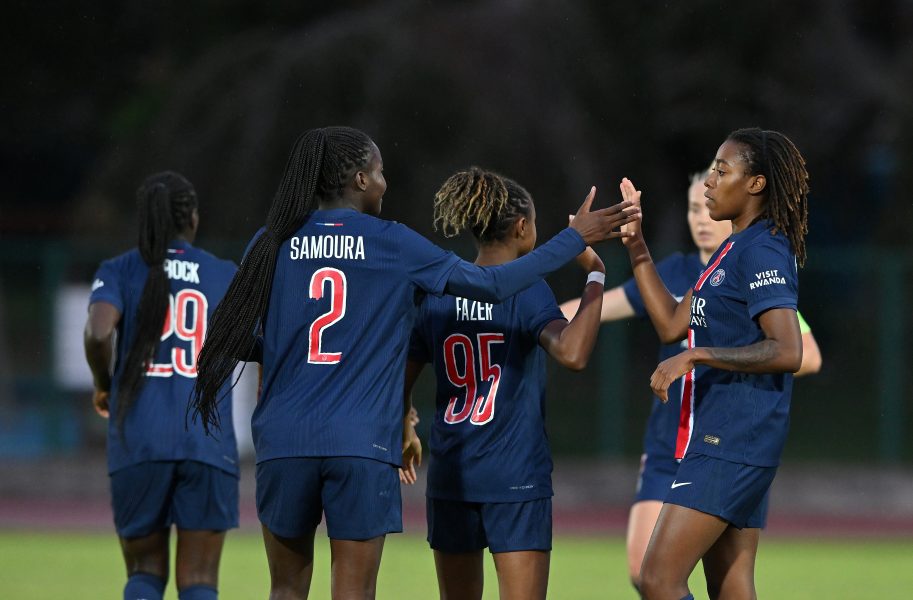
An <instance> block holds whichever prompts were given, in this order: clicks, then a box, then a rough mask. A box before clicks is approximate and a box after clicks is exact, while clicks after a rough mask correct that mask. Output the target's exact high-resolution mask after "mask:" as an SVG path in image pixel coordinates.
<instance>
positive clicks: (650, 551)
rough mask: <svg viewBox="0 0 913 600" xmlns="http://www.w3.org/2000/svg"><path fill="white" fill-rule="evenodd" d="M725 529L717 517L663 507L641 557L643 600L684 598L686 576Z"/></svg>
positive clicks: (724, 525) (673, 507)
mask: <svg viewBox="0 0 913 600" xmlns="http://www.w3.org/2000/svg"><path fill="white" fill-rule="evenodd" d="M728 526H729V524H728V523H727V522H726V521H724V520H723V519H720V518H719V517H715V516H713V515H708V514H706V513H702V512H700V511H697V510H694V509H691V508H685V507H684V506H677V505H675V504H664V505H663V509H662V510H661V511H660V513H659V519H657V521H656V528H655V529H654V530H653V536H652V537H651V538H650V544H649V545H648V546H647V552H646V554H645V555H644V563H643V566H642V567H641V572H640V593H641V595H642V596H643V597H644V598H645V599H646V600H681V599H682V598H684V597H685V596H687V595H688V594H689V591H688V576H689V575H691V572H692V571H693V570H694V567H695V566H696V565H697V561H698V560H700V559H701V557H702V556H704V554H705V553H706V552H707V550H709V549H710V547H711V546H712V545H713V544H714V543H715V542H716V541H717V539H719V537H720V536H721V535H722V534H723V532H724V531H725V530H726V528H727V527H728Z"/></svg>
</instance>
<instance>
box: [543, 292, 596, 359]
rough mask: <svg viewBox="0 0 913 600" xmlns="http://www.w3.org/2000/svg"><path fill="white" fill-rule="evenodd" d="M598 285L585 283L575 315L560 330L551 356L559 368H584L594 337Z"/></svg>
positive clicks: (593, 344)
mask: <svg viewBox="0 0 913 600" xmlns="http://www.w3.org/2000/svg"><path fill="white" fill-rule="evenodd" d="M602 289H603V288H602V285H600V284H598V283H589V284H587V286H586V288H584V290H583V295H582V296H581V298H580V306H579V307H578V309H577V312H576V314H574V317H573V318H572V319H571V320H570V322H569V323H568V324H567V326H566V327H564V329H563V330H562V331H561V334H560V335H559V337H558V340H557V343H556V344H555V347H554V348H553V349H552V350H551V354H552V356H553V357H554V358H555V359H556V360H558V362H560V363H561V364H562V365H563V366H565V367H567V368H569V369H572V370H575V371H579V370H582V369H583V368H585V367H586V365H587V362H588V361H589V359H590V356H591V355H592V353H593V347H594V346H595V345H596V338H597V336H598V334H599V322H600V316H601V312H602V301H603V296H602Z"/></svg>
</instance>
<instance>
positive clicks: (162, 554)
mask: <svg viewBox="0 0 913 600" xmlns="http://www.w3.org/2000/svg"><path fill="white" fill-rule="evenodd" d="M169 533H170V530H169V529H160V530H159V531H156V532H153V533H150V534H149V535H147V536H143V537H135V538H124V537H122V538H120V548H121V551H122V552H123V554H124V563H125V564H126V566H127V577H129V576H130V575H134V574H136V573H149V574H150V575H155V576H156V577H159V578H161V579H162V580H164V581H168V535H169Z"/></svg>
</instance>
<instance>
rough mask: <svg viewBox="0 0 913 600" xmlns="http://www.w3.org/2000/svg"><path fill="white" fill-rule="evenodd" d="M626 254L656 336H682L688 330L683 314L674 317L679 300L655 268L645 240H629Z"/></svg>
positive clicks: (674, 339) (671, 338)
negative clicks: (629, 243)
mask: <svg viewBox="0 0 913 600" xmlns="http://www.w3.org/2000/svg"><path fill="white" fill-rule="evenodd" d="M628 254H629V256H630V258H631V267H632V269H633V271H634V280H635V281H636V282H637V290H638V291H639V292H640V296H641V298H642V300H643V303H644V307H645V308H646V310H647V315H649V317H650V321H651V322H652V323H653V327H654V328H655V329H656V333H657V334H658V335H659V338H660V340H662V342H663V343H665V344H670V343H673V342H677V341H680V340H682V339H684V338H685V336H686V335H687V333H688V322H687V318H684V319H683V318H681V316H679V318H676V315H677V313H678V308H679V303H678V301H677V300H676V299H675V297H674V296H673V295H672V294H671V293H669V290H668V289H667V288H666V284H664V283H663V280H662V279H661V278H660V276H659V273H658V272H657V271H656V265H654V264H653V259H652V257H651V256H650V251H649V250H648V249H647V245H646V243H644V242H643V241H642V240H641V241H640V242H639V243H632V244H631V245H629V246H628Z"/></svg>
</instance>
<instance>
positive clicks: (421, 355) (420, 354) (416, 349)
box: [409, 299, 432, 364]
mask: <svg viewBox="0 0 913 600" xmlns="http://www.w3.org/2000/svg"><path fill="white" fill-rule="evenodd" d="M425 302H427V299H426V301H425ZM426 308H427V306H426V305H425V304H424V303H423V304H422V305H421V306H419V308H418V315H417V316H416V318H415V323H414V324H413V325H412V335H411V336H410V337H409V360H411V361H414V362H418V363H422V364H424V363H430V362H431V359H432V356H431V350H430V349H429V347H428V346H429V344H428V340H427V339H426V334H425V332H426V331H427V328H426V327H425V325H426V323H425V321H426V319H427V318H428V316H427V315H428V312H427V311H426Z"/></svg>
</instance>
